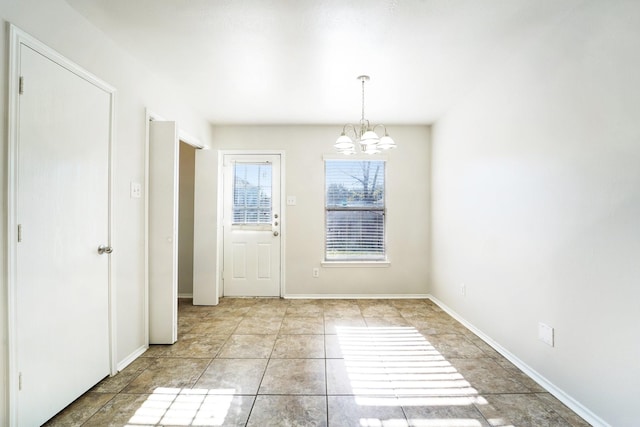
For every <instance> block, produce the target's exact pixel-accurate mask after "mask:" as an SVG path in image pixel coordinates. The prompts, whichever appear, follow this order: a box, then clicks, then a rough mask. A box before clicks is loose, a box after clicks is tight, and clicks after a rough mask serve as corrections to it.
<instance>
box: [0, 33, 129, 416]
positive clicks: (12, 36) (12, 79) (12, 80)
mask: <svg viewBox="0 0 640 427" xmlns="http://www.w3.org/2000/svg"><path fill="white" fill-rule="evenodd" d="M21 45H25V46H27V47H29V48H30V49H32V50H34V51H35V52H37V53H39V54H40V55H42V56H44V57H45V58H47V59H49V60H50V61H53V62H54V63H56V64H58V65H59V66H61V67H62V68H64V69H66V70H67V71H69V72H71V73H73V74H75V75H76V76H78V77H80V78H82V79H84V80H85V81H87V82H89V83H91V84H93V85H94V86H97V87H98V88H100V89H102V90H103V91H105V92H107V93H109V96H110V107H111V108H110V118H109V121H110V123H109V133H110V135H109V160H108V162H109V164H108V171H109V179H108V181H109V182H108V187H109V188H108V197H109V201H108V211H109V212H108V216H109V220H108V225H107V226H108V234H109V235H108V244H109V246H112V247H114V248H115V249H116V253H117V244H116V243H115V239H114V235H115V233H114V221H113V188H114V180H115V176H114V175H115V168H114V161H113V159H114V154H115V102H116V100H115V96H116V89H115V88H114V87H112V86H111V85H109V84H108V83H106V82H104V81H103V80H101V79H99V78H98V77H96V76H95V75H93V74H91V73H89V72H88V71H86V70H85V69H83V68H81V67H80V66H79V65H77V64H75V63H73V62H72V61H70V60H69V59H67V58H66V57H64V56H63V55H62V54H60V53H58V52H57V51H56V50H54V49H52V48H50V47H49V46H47V45H45V44H44V43H42V42H41V41H39V40H37V39H36V38H34V37H32V36H31V35H29V34H28V33H26V32H24V31H22V30H21V29H20V28H18V27H17V26H15V25H13V24H10V25H9V84H8V99H9V105H8V123H7V128H8V149H7V248H6V254H7V255H6V266H7V311H8V316H7V323H8V328H7V329H8V341H9V345H8V365H9V373H8V374H9V375H8V377H9V381H8V389H7V392H8V397H9V399H8V400H9V402H8V403H9V405H8V412H9V425H16V423H17V417H18V405H17V394H18V391H19V388H18V382H19V380H18V369H17V364H18V360H17V359H18V356H17V348H16V345H17V326H16V319H17V288H16V287H17V283H16V280H17V277H16V276H17V245H18V219H17V208H18V207H17V197H18V170H17V168H18V138H19V135H18V119H19V96H20V94H19V89H20V88H19V78H20V70H19V64H20V46H21ZM114 258H115V257H114V256H113V255H110V256H109V261H108V299H109V301H108V307H109V320H108V321H109V369H110V374H111V375H115V374H116V373H117V366H116V342H117V340H116V310H115V308H116V307H115V279H114V274H113V272H114V271H115V267H114V266H115V259H114Z"/></svg>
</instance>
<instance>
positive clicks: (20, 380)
mask: <svg viewBox="0 0 640 427" xmlns="http://www.w3.org/2000/svg"><path fill="white" fill-rule="evenodd" d="M20 390H22V372H18V391H20Z"/></svg>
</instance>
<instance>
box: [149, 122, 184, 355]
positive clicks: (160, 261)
mask: <svg viewBox="0 0 640 427" xmlns="http://www.w3.org/2000/svg"><path fill="white" fill-rule="evenodd" d="M179 153H180V151H179V141H178V127H177V125H176V122H169V121H155V120H153V121H150V122H149V239H148V243H149V343H151V344H173V343H174V342H176V341H177V339H178V160H179V158H178V156H179Z"/></svg>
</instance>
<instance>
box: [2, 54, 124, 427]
mask: <svg viewBox="0 0 640 427" xmlns="http://www.w3.org/2000/svg"><path fill="white" fill-rule="evenodd" d="M18 67H19V73H20V75H21V76H22V77H23V82H24V86H23V93H22V94H21V95H19V96H18V112H17V115H18V135H19V136H18V139H17V153H18V158H17V180H16V182H17V187H16V191H17V192H16V208H15V212H16V219H17V223H18V224H19V228H18V230H19V231H18V243H16V264H15V268H16V270H15V300H14V307H15V314H14V316H15V344H16V353H15V354H16V363H15V368H17V371H18V372H17V375H18V384H19V385H18V391H17V415H16V416H17V425H20V426H37V425H40V424H42V423H43V422H45V421H46V420H47V419H49V418H50V417H52V416H53V415H55V414H56V413H57V412H58V411H60V410H61V409H63V408H64V407H65V406H67V405H68V404H69V403H71V402H72V401H73V400H75V399H76V398H77V397H78V396H80V395H81V394H82V393H84V392H85V391H87V390H88V389H90V388H91V387H92V386H93V385H95V384H96V383H97V382H99V381H100V380H101V379H102V378H104V377H105V376H107V375H109V373H110V344H109V343H110V340H109V333H110V332H109V331H110V329H109V258H110V256H109V254H108V253H102V254H99V253H98V246H99V245H104V246H107V247H108V246H109V242H110V230H109V179H110V177H109V162H110V135H111V101H112V94H111V93H109V92H108V91H105V90H104V89H102V88H100V87H97V86H96V85H95V84H93V83H92V82H90V81H88V80H86V79H84V78H82V77H79V76H78V74H76V73H74V72H71V71H69V70H68V69H66V68H65V67H63V66H61V65H59V64H58V63H56V62H54V61H53V60H51V59H49V58H47V57H46V56H43V55H42V54H40V53H38V52H36V51H34V50H33V49H32V48H30V47H28V46H25V45H23V44H20V46H19V61H18ZM106 252H110V251H109V250H107V251H106ZM14 375H15V374H14ZM15 397H16V396H15V395H12V401H14V400H15V399H14V398H15Z"/></svg>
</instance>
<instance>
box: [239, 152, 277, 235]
mask: <svg viewBox="0 0 640 427" xmlns="http://www.w3.org/2000/svg"><path fill="white" fill-rule="evenodd" d="M271 169H272V167H271V164H270V163H239V162H237V163H235V164H234V166H233V223H234V224H268V223H270V222H271V186H272V184H271V176H272V172H271Z"/></svg>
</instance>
